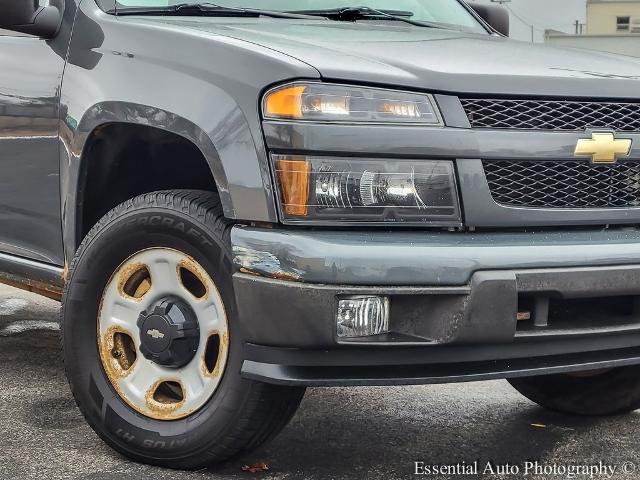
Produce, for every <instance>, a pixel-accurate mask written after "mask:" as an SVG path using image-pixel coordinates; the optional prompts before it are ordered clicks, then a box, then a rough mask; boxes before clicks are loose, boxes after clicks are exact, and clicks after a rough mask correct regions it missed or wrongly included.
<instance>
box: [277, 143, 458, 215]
mask: <svg viewBox="0 0 640 480" xmlns="http://www.w3.org/2000/svg"><path fill="white" fill-rule="evenodd" d="M272 159H273V162H274V171H275V172H276V180H277V182H278V199H279V203H280V212H281V215H282V217H283V219H284V221H285V223H309V222H313V223H325V224H331V223H340V224H349V223H368V224H382V223H390V222H391V223H392V222H397V223H405V224H427V225H429V224H431V225H434V224H437V225H443V226H455V225H459V224H460V210H459V207H458V197H457V193H456V184H455V176H454V170H453V163H452V162H451V161H447V160H378V159H359V158H333V157H302V156H284V155H274V156H272Z"/></svg>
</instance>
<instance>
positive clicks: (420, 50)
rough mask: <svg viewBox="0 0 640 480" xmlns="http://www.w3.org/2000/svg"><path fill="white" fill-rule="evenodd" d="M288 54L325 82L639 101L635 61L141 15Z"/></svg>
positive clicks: (517, 45)
mask: <svg viewBox="0 0 640 480" xmlns="http://www.w3.org/2000/svg"><path fill="white" fill-rule="evenodd" d="M138 20H139V21H145V22H159V23H163V24H165V25H164V26H165V28H166V27H167V26H168V25H167V24H170V25H171V26H172V27H175V28H180V29H189V30H197V31H198V33H199V34H203V33H205V32H206V33H210V34H214V35H223V36H226V37H232V38H235V39H238V40H243V41H246V42H250V43H253V44H257V45H260V46H263V47H267V48H269V49H271V50H275V51H278V52H280V53H282V54H285V55H288V56H291V57H294V58H296V59H298V60H300V61H302V62H304V63H306V64H308V65H311V66H312V67H314V68H315V69H316V70H318V72H319V73H320V75H321V76H322V77H323V78H325V79H330V80H335V81H345V82H364V83H377V84H383V85H392V86H403V87H409V88H419V89H428V90H433V91H440V92H455V93H470V94H500V95H505V94H513V95H557V96H563V97H567V96H569V97H583V96H588V97H607V98H637V97H640V59H639V58H634V57H626V56H622V55H613V54H606V53H600V52H591V51H587V50H580V49H570V48H553V47H549V46H546V45H532V44H529V43H524V42H519V41H515V40H511V39H507V38H502V37H498V36H490V35H477V34H468V33H463V32H458V31H452V30H443V29H435V28H421V27H414V26H410V25H406V26H405V25H401V24H397V23H387V22H384V23H379V22H376V23H373V22H332V21H324V20H317V21H316V20H280V19H233V20H234V21H228V20H227V21H222V20H221V19H212V18H188V19H185V18H168V17H163V18H155V19H150V18H145V19H138Z"/></svg>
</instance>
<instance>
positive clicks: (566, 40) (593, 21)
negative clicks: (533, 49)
mask: <svg viewBox="0 0 640 480" xmlns="http://www.w3.org/2000/svg"><path fill="white" fill-rule="evenodd" d="M577 30H578V32H577V34H575V35H568V34H566V33H562V32H558V31H555V30H547V31H546V33H545V42H546V43H548V44H550V45H556V46H564V47H577V48H588V49H592V50H601V51H604V52H612V53H620V54H623V55H632V56H636V57H640V0H587V24H586V28H582V27H579V28H577Z"/></svg>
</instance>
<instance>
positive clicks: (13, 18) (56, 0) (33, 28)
mask: <svg viewBox="0 0 640 480" xmlns="http://www.w3.org/2000/svg"><path fill="white" fill-rule="evenodd" d="M63 10H64V0H50V2H49V5H47V6H44V7H43V6H40V0H0V28H3V29H5V30H12V31H14V32H21V33H27V34H29V35H35V36H38V37H42V38H52V37H54V36H55V35H56V33H58V30H59V29H60V24H61V23H62V12H63Z"/></svg>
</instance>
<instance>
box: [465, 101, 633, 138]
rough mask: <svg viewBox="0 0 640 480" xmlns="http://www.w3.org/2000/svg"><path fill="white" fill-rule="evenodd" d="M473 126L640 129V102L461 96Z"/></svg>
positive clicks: (531, 128)
mask: <svg viewBox="0 0 640 480" xmlns="http://www.w3.org/2000/svg"><path fill="white" fill-rule="evenodd" d="M460 102H462V107H463V108H464V111H465V113H466V114H467V117H468V118H469V122H470V124H471V127H472V128H492V129H511V130H556V131H557V130H561V131H562V130H564V131H584V130H586V129H589V128H601V129H610V130H616V131H622V132H640V103H630V102H611V101H593V100H588V101H587V100H585V101H580V100H576V101H565V100H536V99H529V100H526V99H524V100H523V99H487V98H460Z"/></svg>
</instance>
